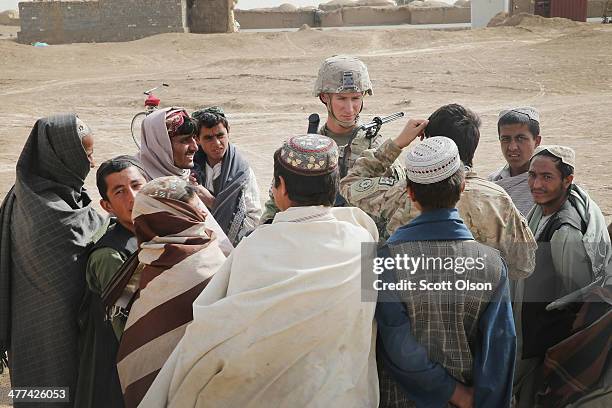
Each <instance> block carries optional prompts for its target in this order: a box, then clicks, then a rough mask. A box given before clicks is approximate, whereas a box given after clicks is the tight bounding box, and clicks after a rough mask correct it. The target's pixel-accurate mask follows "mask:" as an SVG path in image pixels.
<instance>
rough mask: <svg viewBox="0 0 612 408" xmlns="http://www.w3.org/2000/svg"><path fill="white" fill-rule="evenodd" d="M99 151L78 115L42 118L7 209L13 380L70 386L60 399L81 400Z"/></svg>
mask: <svg viewBox="0 0 612 408" xmlns="http://www.w3.org/2000/svg"><path fill="white" fill-rule="evenodd" d="M92 154H93V135H92V133H91V130H90V129H89V127H88V126H87V125H85V124H84V123H83V122H82V121H81V120H80V119H78V118H77V117H76V116H75V115H73V114H68V115H58V116H52V117H48V118H43V119H39V120H38V121H37V122H36V124H35V125H34V128H33V129H32V131H31V133H30V136H29V138H28V140H27V142H26V144H25V147H24V148H23V151H22V152H21V156H20V157H19V161H18V162H17V177H16V181H15V185H14V187H13V188H12V189H11V190H10V191H9V193H8V195H7V196H6V198H5V200H4V202H3V204H2V209H1V210H0V226H1V233H0V313H1V318H0V353H1V354H4V352H5V351H7V350H8V354H9V361H10V364H9V365H10V373H11V383H12V386H13V387H16V388H18V387H68V388H69V393H70V402H66V403H63V404H57V406H66V407H68V406H72V403H73V401H74V392H75V387H76V382H77V367H78V355H79V353H78V346H77V338H78V327H77V310H78V307H79V302H80V301H81V299H82V297H83V292H84V288H85V274H84V271H85V264H86V262H87V254H88V245H89V244H90V243H91V241H92V238H93V236H94V233H95V232H96V231H97V230H98V229H99V228H100V227H101V226H102V224H103V219H102V217H100V215H98V214H97V213H96V211H95V210H94V209H93V208H91V206H90V204H91V199H90V198H89V196H88V195H87V192H86V191H85V189H84V188H83V184H84V182H85V177H86V176H87V174H88V173H89V169H90V167H93V158H92ZM14 403H15V406H16V407H25V406H30V405H28V404H26V403H23V402H17V401H14ZM36 405H38V404H35V403H34V404H32V406H36Z"/></svg>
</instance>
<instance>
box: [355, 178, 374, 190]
mask: <svg viewBox="0 0 612 408" xmlns="http://www.w3.org/2000/svg"><path fill="white" fill-rule="evenodd" d="M373 185H374V181H373V180H372V179H364V180H361V181H360V182H359V183H357V184H356V185H355V191H357V192H359V193H363V192H364V191H368V190H369V189H370V188H372V186H373Z"/></svg>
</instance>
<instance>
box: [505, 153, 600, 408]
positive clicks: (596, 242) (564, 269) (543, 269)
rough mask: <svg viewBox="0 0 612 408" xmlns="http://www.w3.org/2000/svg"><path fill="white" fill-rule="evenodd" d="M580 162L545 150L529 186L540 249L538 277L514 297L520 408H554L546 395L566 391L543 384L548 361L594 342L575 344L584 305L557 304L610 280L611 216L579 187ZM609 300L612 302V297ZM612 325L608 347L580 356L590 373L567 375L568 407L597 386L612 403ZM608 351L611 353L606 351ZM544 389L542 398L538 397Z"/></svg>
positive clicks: (571, 155)
mask: <svg viewBox="0 0 612 408" xmlns="http://www.w3.org/2000/svg"><path fill="white" fill-rule="evenodd" d="M575 163H576V159H575V153H574V151H573V150H572V149H571V148H569V147H565V146H540V147H538V148H537V149H536V151H535V153H534V155H533V157H532V158H531V161H530V165H529V174H528V182H529V188H530V189H531V193H532V194H533V199H534V201H535V203H536V205H535V206H534V207H533V209H532V210H531V212H530V213H529V217H528V222H529V227H530V228H531V229H532V231H533V232H534V234H535V237H536V239H537V241H538V250H537V253H536V269H535V271H534V273H533V275H532V276H531V277H529V278H528V279H524V280H522V281H519V282H518V283H517V287H516V294H515V303H514V304H515V308H514V314H515V320H516V325H517V332H518V335H519V337H518V339H519V343H518V349H517V353H518V356H519V358H520V359H519V361H518V366H517V376H516V378H515V392H516V393H517V399H518V406H519V407H532V406H534V405H535V404H536V403H539V404H541V403H543V402H544V401H546V402H548V403H549V404H550V401H551V399H548V400H546V398H550V397H552V398H553V401H554V398H556V397H558V396H559V395H560V394H563V393H565V392H567V390H561V389H560V388H556V387H554V386H551V384H546V383H544V382H543V381H542V364H543V363H545V364H549V363H550V362H551V361H553V359H554V358H552V357H551V356H549V353H550V352H551V351H552V350H554V349H555V347H558V345H560V344H561V343H562V342H564V341H565V340H566V339H569V338H570V336H572V337H573V339H574V340H573V344H572V347H570V348H569V351H570V353H574V352H576V351H577V350H580V349H581V348H584V347H585V341H584V340H588V338H586V339H584V338H583V339H582V340H583V341H578V342H577V341H576V337H574V336H575V334H576V332H577V330H578V329H582V328H583V327H581V326H580V325H578V326H577V325H576V323H577V321H578V319H577V318H576V316H577V312H578V310H579V309H580V308H581V306H583V305H585V304H584V303H583V302H582V301H580V300H575V301H558V299H560V298H565V297H566V296H569V295H570V294H572V293H577V292H585V293H586V292H587V289H588V288H590V287H592V285H593V283H594V282H595V281H601V280H602V279H603V278H604V276H605V275H606V273H607V272H606V268H610V258H611V257H612V247H611V245H610V237H609V234H608V231H607V229H606V223H605V219H604V216H603V214H602V213H601V210H600V209H599V207H598V206H597V204H596V203H595V202H594V201H593V200H592V199H591V198H590V197H589V195H588V194H587V193H586V191H584V190H583V189H582V188H580V187H579V186H577V185H576V184H574V183H573V180H574V168H575V166H576V164H575ZM609 273H610V271H608V274H609ZM607 296H608V302H609V301H610V297H609V293H608V295H607ZM604 297H605V296H604ZM553 301H555V302H553ZM551 302H553V303H552V304H550V303H551ZM608 317H610V316H608ZM610 324H611V323H608V325H607V329H606V330H605V331H603V333H602V335H603V338H604V339H605V341H606V342H607V345H606V344H605V342H604V343H602V344H601V345H600V346H599V347H597V348H596V347H593V346H592V345H591V346H590V347H588V348H589V349H590V352H589V353H587V354H584V355H583V357H582V358H580V360H581V362H582V363H583V364H585V366H584V367H588V370H590V375H588V376H586V377H583V378H578V377H577V378H572V379H571V380H570V378H571V377H570V375H569V373H570V372H571V371H570V370H569V369H568V370H567V371H565V373H564V378H565V380H566V381H567V382H568V384H564V386H566V385H570V388H572V389H573V392H572V398H570V399H569V400H565V403H570V402H574V401H575V400H576V399H577V398H579V397H582V396H584V395H585V394H586V393H588V392H589V391H592V390H593V389H607V391H606V392H605V393H604V395H602V396H601V398H600V401H601V403H602V404H603V403H604V399H607V400H608V402H609V398H612V378H611V375H610V373H609V371H607V372H606V370H609V364H607V365H606V364H604V363H605V361H606V359H607V357H609V356H608V354H607V353H609V350H610V338H611V337H610V335H611V333H610V327H611V326H610ZM606 333H607V334H606ZM587 344H588V343H587ZM602 351H605V352H606V354H601V353H602ZM567 354H568V353H567V352H566V355H567ZM577 355H580V354H577ZM545 356H546V357H547V358H546V360H545V359H544V357H545ZM584 356H586V357H584ZM598 356H599V357H600V358H599V361H596V357H598ZM549 357H551V358H549ZM573 364H574V365H575V364H576V362H574V363H573ZM557 367H558V366H557ZM557 367H555V368H557ZM574 367H575V366H574ZM572 374H575V372H572ZM578 380H580V381H578ZM585 380H586V381H588V382H585ZM557 386H558V383H557ZM538 392H539V393H540V394H541V395H539V396H537V395H536V393H538ZM539 398H545V399H544V401H543V400H539ZM591 403H594V402H593V401H592V402H591ZM564 405H565V404H564ZM608 405H609V404H608ZM550 406H552V405H550ZM555 406H560V405H555ZM577 406H579V405H577Z"/></svg>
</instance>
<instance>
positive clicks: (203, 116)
mask: <svg viewBox="0 0 612 408" xmlns="http://www.w3.org/2000/svg"><path fill="white" fill-rule="evenodd" d="M191 116H192V117H193V118H194V119H195V120H196V121H197V127H198V130H197V134H198V145H199V149H198V151H197V152H196V154H195V157H194V168H193V171H192V181H195V182H197V184H198V186H197V189H198V195H199V196H200V198H202V201H204V204H206V206H207V207H208V208H209V209H210V210H211V212H212V215H213V216H214V217H215V219H216V220H217V222H218V223H219V225H220V226H221V228H222V229H223V231H224V232H225V233H226V234H227V237H228V238H229V240H230V241H231V242H232V244H233V245H234V246H236V245H238V243H239V242H240V240H241V239H242V238H243V237H244V236H245V235H246V234H248V233H249V232H251V231H252V230H254V229H255V227H257V225H258V223H259V218H260V217H261V203H260V202H259V187H258V186H257V180H256V178H255V173H254V172H253V169H251V166H249V163H248V162H247V161H246V159H245V158H244V157H243V156H242V154H240V152H239V151H238V149H237V148H236V146H235V145H234V144H233V143H230V125H229V123H228V121H227V118H226V116H225V112H223V109H221V108H220V107H218V106H213V107H209V108H205V109H201V110H198V111H196V112H194V113H193V114H192V115H191Z"/></svg>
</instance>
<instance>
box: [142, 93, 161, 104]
mask: <svg viewBox="0 0 612 408" xmlns="http://www.w3.org/2000/svg"><path fill="white" fill-rule="evenodd" d="M160 102H161V100H160V99H159V98H158V97H157V96H155V95H153V94H151V95H149V96H148V97H147V99H146V100H145V106H159V103H160Z"/></svg>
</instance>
